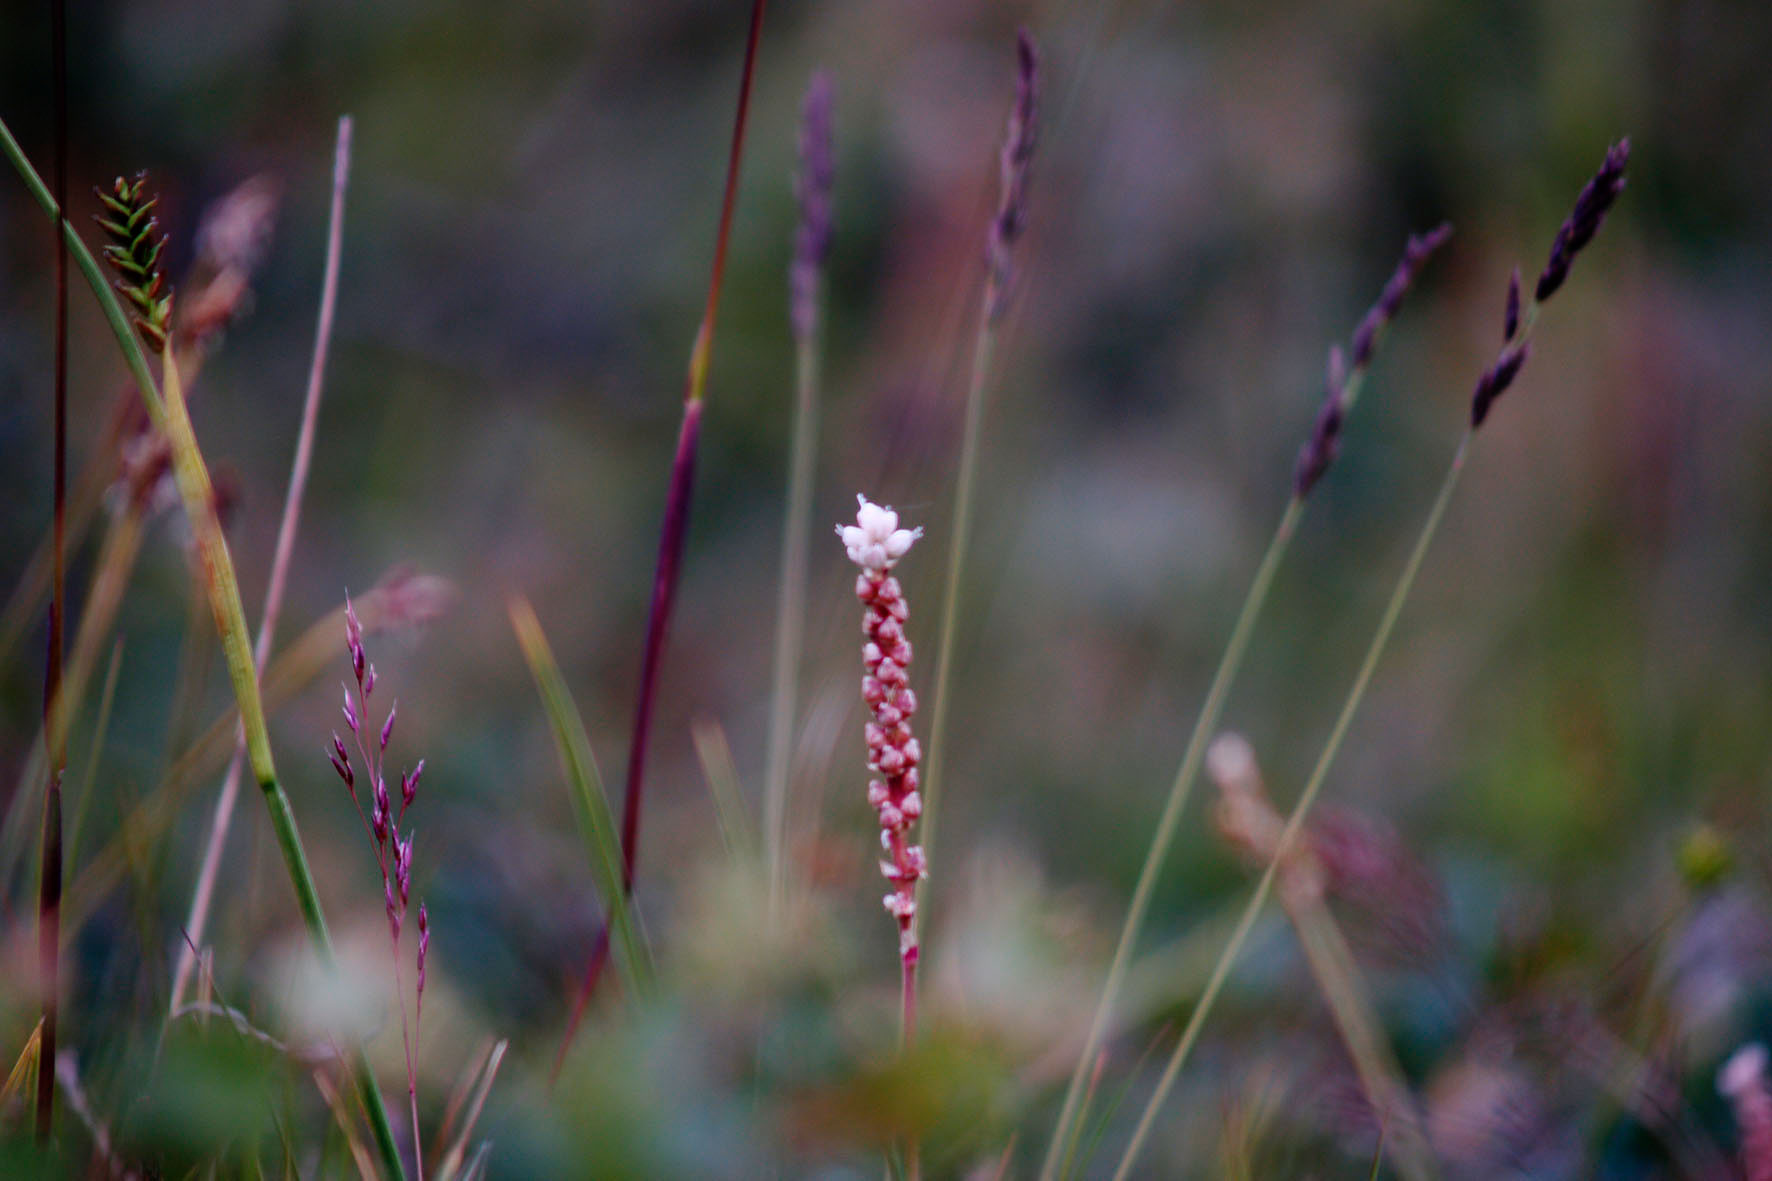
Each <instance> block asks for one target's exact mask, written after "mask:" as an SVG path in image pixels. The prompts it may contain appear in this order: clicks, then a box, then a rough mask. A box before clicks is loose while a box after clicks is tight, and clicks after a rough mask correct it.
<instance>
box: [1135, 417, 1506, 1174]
mask: <svg viewBox="0 0 1772 1181" xmlns="http://www.w3.org/2000/svg"><path fill="white" fill-rule="evenodd" d="M1470 441H1471V432H1470V431H1469V430H1467V431H1466V432H1465V434H1464V436H1463V437H1462V438H1461V439H1460V440H1459V443H1458V449H1457V451H1455V452H1454V453H1453V456H1452V462H1451V464H1450V466H1449V467H1448V468H1447V469H1446V477H1445V479H1444V480H1443V481H1442V482H1441V484H1440V491H1439V494H1438V495H1437V496H1436V497H1435V498H1434V503H1433V507H1432V508H1431V509H1430V510H1429V511H1428V515H1427V521H1426V522H1425V523H1424V524H1423V526H1422V529H1421V534H1420V536H1418V537H1417V538H1416V540H1415V546H1414V548H1413V549H1412V550H1411V551H1410V553H1409V559H1408V561H1407V562H1406V563H1404V566H1403V572H1402V575H1401V576H1400V577H1399V578H1398V579H1397V584H1396V587H1395V588H1394V589H1393V590H1392V591H1391V597H1390V601H1389V602H1388V603H1387V604H1386V605H1385V609H1384V614H1383V616H1381V617H1380V619H1379V622H1378V630H1377V631H1375V632H1374V633H1373V635H1372V642H1371V643H1370V644H1369V645H1368V647H1367V649H1366V656H1365V659H1364V660H1362V661H1361V663H1360V669H1359V672H1358V673H1357V674H1356V675H1355V676H1354V682H1353V685H1352V687H1351V688H1349V690H1348V694H1347V699H1346V700H1345V701H1344V702H1343V703H1342V707H1341V713H1340V714H1339V715H1338V716H1337V717H1336V719H1335V725H1334V727H1333V728H1332V729H1331V730H1330V731H1329V738H1328V741H1327V742H1325V743H1324V745H1323V750H1322V753H1321V754H1320V755H1318V757H1317V762H1316V766H1314V767H1313V768H1312V769H1311V774H1310V778H1309V779H1308V780H1306V782H1305V786H1304V790H1303V791H1302V792H1301V793H1300V794H1299V797H1298V802H1297V803H1295V804H1294V805H1293V807H1292V813H1291V815H1290V816H1288V817H1287V818H1286V827H1285V829H1284V830H1282V831H1281V834H1280V838H1279V843H1278V847H1277V849H1276V851H1275V855H1274V857H1273V858H1272V859H1270V860H1269V861H1268V864H1267V868H1266V869H1264V870H1263V871H1262V875H1261V880H1260V881H1259V882H1257V883H1256V886H1255V892H1254V893H1253V894H1251V895H1250V897H1249V902H1248V904H1247V905H1245V906H1244V908H1243V913H1242V915H1241V916H1240V917H1239V918H1238V920H1237V925H1236V928H1235V929H1234V930H1233V931H1232V932H1231V938H1230V941H1229V942H1228V943H1227V944H1226V945H1225V949H1224V952H1223V953H1222V954H1221V955H1220V956H1219V958H1218V962H1217V963H1216V964H1215V965H1214V966H1213V969H1212V975H1211V977H1210V978H1209V979H1208V980H1207V982H1206V988H1205V990H1204V991H1203V992H1202V993H1201V994H1200V999H1199V1001H1198V1003H1196V1004H1195V1005H1194V1011H1193V1012H1192V1013H1191V1014H1189V1016H1188V1023H1187V1027H1186V1028H1185V1029H1183V1030H1182V1034H1181V1041H1180V1042H1179V1043H1178V1044H1177V1045H1176V1047H1175V1052H1174V1053H1173V1054H1171V1055H1170V1058H1169V1062H1168V1064H1167V1065H1165V1066H1164V1068H1163V1074H1162V1076H1161V1077H1160V1078H1159V1079H1158V1080H1157V1087H1156V1090H1155V1091H1154V1092H1152V1094H1151V1097H1150V1100H1149V1101H1148V1102H1147V1103H1146V1104H1145V1109H1144V1113H1143V1115H1141V1116H1140V1117H1139V1121H1138V1126H1137V1127H1136V1128H1135V1129H1134V1130H1133V1133H1132V1139H1131V1141H1130V1142H1128V1144H1127V1145H1126V1151H1125V1154H1124V1155H1123V1156H1122V1157H1121V1159H1120V1167H1119V1168H1118V1170H1116V1172H1115V1173H1114V1177H1115V1181H1124V1178H1126V1177H1128V1176H1130V1175H1131V1172H1132V1166H1133V1164H1134V1162H1135V1161H1136V1160H1137V1159H1138V1153H1139V1151H1140V1150H1141V1149H1142V1148H1143V1147H1144V1142H1145V1140H1146V1139H1147V1138H1148V1137H1149V1136H1150V1132H1151V1129H1152V1127H1154V1126H1155V1124H1156V1119H1157V1113H1158V1111H1160V1110H1161V1108H1162V1106H1163V1101H1164V1099H1166V1098H1167V1097H1168V1094H1169V1089H1170V1087H1171V1086H1173V1085H1174V1083H1175V1078H1176V1075H1178V1074H1179V1073H1180V1071H1181V1068H1182V1065H1183V1064H1184V1063H1186V1061H1187V1058H1188V1054H1189V1053H1190V1052H1192V1050H1193V1047H1194V1043H1195V1042H1196V1041H1197V1040H1198V1039H1199V1036H1200V1029H1201V1027H1202V1026H1204V1025H1205V1023H1206V1017H1207V1015H1208V1014H1210V1013H1211V1011H1212V1006H1213V1004H1214V1003H1215V1002H1216V1001H1217V999H1218V994H1219V992H1220V990H1222V989H1223V987H1224V983H1225V980H1226V979H1227V978H1228V977H1229V976H1230V972H1231V968H1232V967H1233V966H1235V964H1236V961H1237V956H1238V955H1239V954H1241V952H1242V950H1243V944H1244V942H1245V941H1246V940H1247V939H1248V937H1249V932H1250V930H1251V929H1252V928H1253V927H1254V926H1255V920H1256V918H1257V917H1259V915H1260V914H1261V908H1262V906H1263V905H1265V904H1266V902H1267V899H1268V895H1269V894H1271V893H1272V892H1273V887H1274V877H1275V874H1276V873H1277V871H1278V869H1279V866H1280V864H1281V862H1282V861H1283V860H1284V858H1285V856H1286V852H1287V850H1288V849H1290V848H1291V847H1292V844H1293V842H1294V841H1295V840H1296V838H1297V836H1298V833H1299V831H1300V830H1301V829H1302V828H1303V827H1304V821H1305V817H1306V816H1307V815H1309V813H1310V809H1311V805H1312V804H1313V803H1315V802H1316V798H1317V795H1318V793H1319V792H1320V791H1321V790H1322V787H1323V781H1324V780H1325V779H1326V778H1327V777H1328V774H1329V768H1330V767H1331V766H1332V765H1333V764H1334V762H1335V757H1336V755H1337V754H1339V753H1340V751H1341V743H1342V740H1343V739H1344V738H1346V737H1347V732H1348V728H1349V726H1350V725H1351V724H1352V722H1353V719H1354V714H1355V713H1356V712H1357V711H1358V710H1359V708H1360V703H1361V701H1363V700H1364V699H1365V696H1366V687H1367V686H1368V685H1369V684H1370V683H1371V680H1372V674H1373V672H1374V670H1375V669H1377V667H1378V661H1379V658H1380V657H1381V656H1383V655H1384V650H1385V647H1386V646H1387V645H1388V644H1389V643H1390V637H1391V632H1392V631H1393V630H1394V629H1395V628H1396V624H1397V619H1398V617H1399V616H1400V615H1401V614H1402V612H1403V604H1404V603H1405V602H1406V601H1407V600H1408V598H1409V592H1410V591H1411V590H1412V589H1413V588H1414V586H1415V578H1416V575H1417V574H1418V573H1420V571H1421V564H1422V559H1423V558H1425V557H1426V556H1427V551H1428V547H1429V545H1431V544H1432V542H1433V539H1434V535H1435V534H1436V533H1438V532H1439V529H1440V522H1441V520H1442V519H1443V518H1444V517H1445V515H1446V506H1447V505H1448V504H1450V503H1451V501H1452V493H1453V491H1454V490H1455V489H1456V488H1457V487H1458V477H1459V476H1460V475H1461V474H1462V473H1463V471H1464V460H1465V455H1466V453H1467V452H1468V451H1469V449H1470Z"/></svg>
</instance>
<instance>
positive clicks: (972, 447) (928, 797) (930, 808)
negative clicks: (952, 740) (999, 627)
mask: <svg viewBox="0 0 1772 1181" xmlns="http://www.w3.org/2000/svg"><path fill="white" fill-rule="evenodd" d="M993 302H995V296H994V295H993V294H991V293H990V292H988V291H987V293H986V295H985V299H984V306H985V308H986V309H987V310H986V311H984V312H983V313H981V315H980V318H979V325H978V336H977V338H976V340H975V341H974V343H973V347H972V376H971V379H970V380H969V381H968V383H967V387H966V425H965V430H964V433H963V434H962V435H961V437H960V474H959V480H958V483H957V485H956V487H955V490H954V518H953V523H952V524H951V525H950V526H949V528H948V568H947V578H946V582H945V584H944V586H943V588H942V596H941V637H940V639H938V640H937V641H936V649H935V693H934V697H933V699H932V704H931V705H930V715H929V750H928V751H927V752H926V753H925V755H924V758H923V780H922V792H923V818H922V829H921V831H920V833H919V837H918V840H919V842H920V843H921V844H922V846H923V856H924V857H925V858H926V859H927V858H928V857H929V856H930V850H931V849H932V848H933V847H934V844H935V819H936V816H937V814H938V812H939V811H940V807H939V805H940V803H941V791H942V787H943V771H944V770H945V767H944V764H945V762H946V757H945V756H946V754H947V730H948V708H949V703H948V690H949V688H950V686H951V685H952V682H953V665H954V637H955V635H956V634H957V633H958V631H959V623H960V584H961V581H962V579H963V578H964V577H965V573H966V570H965V566H966V554H967V549H968V544H969V542H970V539H971V536H972V516H973V509H972V499H973V495H974V493H973V489H974V487H975V485H976V484H977V481H978V452H979V438H980V436H981V435H982V434H983V423H984V398H985V383H986V382H987V380H988V379H989V377H990V370H991V359H992V357H993V356H994V355H995V354H996V348H997V328H996V321H995V318H994V317H993V316H992V315H991V314H990V312H989V310H988V309H989V308H990V307H991V305H992V304H993Z"/></svg>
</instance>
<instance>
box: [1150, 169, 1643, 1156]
mask: <svg viewBox="0 0 1772 1181" xmlns="http://www.w3.org/2000/svg"><path fill="white" fill-rule="evenodd" d="M1629 150H1630V141H1629V140H1620V141H1618V143H1617V144H1616V145H1614V146H1613V147H1612V148H1611V149H1610V150H1609V151H1608V152H1607V153H1606V160H1605V162H1604V163H1603V164H1602V166H1601V170H1600V173H1599V174H1598V175H1597V176H1596V177H1595V178H1594V179H1593V180H1592V181H1590V182H1589V183H1588V185H1587V186H1586V187H1585V188H1583V189H1582V191H1581V195H1580V196H1579V197H1578V198H1577V199H1576V208H1575V212H1574V213H1573V214H1571V215H1570V219H1569V220H1568V221H1567V222H1565V223H1564V225H1563V228H1562V229H1561V230H1559V231H1558V232H1557V241H1556V244H1555V245H1553V247H1552V251H1551V261H1550V263H1548V264H1547V265H1546V273H1547V274H1551V273H1558V278H1557V283H1553V284H1552V285H1551V287H1550V290H1551V291H1554V290H1555V289H1556V286H1557V284H1559V283H1561V281H1562V276H1564V275H1566V274H1567V273H1568V268H1569V264H1570V262H1571V261H1572V260H1573V258H1574V256H1575V254H1576V253H1577V252H1578V251H1579V250H1580V249H1581V248H1582V247H1583V246H1585V245H1587V243H1588V242H1589V241H1590V240H1591V239H1592V237H1593V231H1594V229H1597V228H1598V225H1599V221H1600V219H1601V218H1602V217H1603V216H1604V214H1605V212H1606V209H1607V208H1609V207H1610V206H1611V204H1612V201H1613V200H1614V199H1615V198H1616V197H1617V195H1618V193H1619V192H1620V191H1622V189H1623V187H1624V176H1623V169H1624V164H1625V161H1626V160H1627V159H1628V156H1629ZM1596 194H1604V196H1600V195H1596ZM1559 272H1560V273H1559ZM1541 286H1542V280H1541ZM1547 294H1548V292H1547ZM1542 302H1543V300H1542V298H1535V299H1534V300H1533V301H1532V303H1531V304H1529V305H1528V306H1527V307H1525V308H1524V309H1520V308H1519V297H1518V295H1517V294H1516V292H1515V290H1514V284H1513V283H1511V282H1510V283H1509V293H1508V297H1507V300H1506V304H1505V306H1504V310H1503V321H1504V326H1507V325H1511V326H1512V327H1513V331H1512V332H1511V333H1509V336H1508V340H1507V341H1506V343H1504V344H1503V346H1502V349H1501V353H1500V354H1499V356H1498V357H1497V358H1496V360H1495V362H1494V363H1493V364H1491V365H1490V366H1489V368H1488V369H1486V370H1484V372H1483V374H1482V376H1481V377H1479V378H1478V381H1477V387H1476V392H1475V394H1474V395H1473V397H1472V403H1471V423H1470V425H1469V426H1468V427H1466V429H1465V431H1464V434H1463V435H1462V437H1460V439H1459V441H1458V446H1457V447H1456V448H1455V449H1454V451H1453V453H1452V460H1451V462H1450V464H1448V465H1447V468H1446V474H1445V476H1444V478H1443V479H1442V480H1441V482H1440V489H1439V492H1438V493H1437V494H1436V495H1435V497H1434V502H1433V505H1432V507H1431V508H1429V510H1428V514H1427V519H1426V521H1425V522H1424V523H1423V524H1422V527H1421V532H1420V533H1419V534H1417V536H1416V539H1415V544H1414V545H1413V547H1412V548H1411V549H1410V551H1409V557H1408V560H1407V561H1405V562H1404V564H1403V570H1402V573H1401V574H1400V575H1399V576H1398V578H1397V583H1396V585H1395V586H1394V587H1393V588H1392V590H1391V595H1390V599H1389V600H1388V601H1387V602H1386V604H1385V608H1384V613H1383V614H1382V615H1381V616H1380V617H1379V621H1378V627H1377V629H1376V630H1375V631H1374V632H1373V635H1372V639H1371V641H1370V643H1369V644H1368V645H1367V648H1366V654H1365V656H1364V658H1363V659H1362V660H1361V662H1360V667H1359V670H1358V671H1357V672H1356V673H1355V674H1354V680H1353V684H1352V685H1351V686H1350V687H1349V689H1348V693H1347V696H1346V698H1344V699H1343V701H1342V705H1341V710H1340V712H1339V713H1338V714H1337V715H1336V719H1335V724H1334V725H1333V726H1332V727H1331V728H1330V731H1329V736H1328V738H1327V739H1326V740H1325V741H1324V745H1323V749H1322V751H1321V752H1320V753H1319V754H1318V756H1317V761H1316V763H1315V764H1314V765H1313V766H1312V768H1311V773H1310V777H1309V778H1308V779H1307V780H1306V781H1305V785H1304V789H1303V790H1302V791H1301V792H1300V793H1299V795H1298V799H1297V801H1296V802H1295V803H1294V804H1293V805H1292V811H1291V812H1290V814H1289V815H1288V816H1287V818H1286V827H1285V829H1284V830H1283V831H1282V832H1281V834H1280V837H1279V842H1278V846H1277V848H1276V850H1275V856H1274V857H1273V858H1271V859H1270V860H1269V861H1268V864H1267V869H1266V870H1265V871H1264V872H1263V873H1262V875H1261V879H1260V880H1259V881H1258V882H1257V883H1256V886H1255V891H1254V893H1253V894H1251V895H1250V897H1249V901H1248V902H1247V903H1246V904H1245V905H1244V908H1243V911H1242V914H1241V915H1239V916H1238V919H1237V924H1236V926H1235V928H1234V929H1233V930H1232V932H1231V937H1230V939H1229V941H1228V942H1227V943H1226V944H1225V947H1224V950H1223V951H1222V952H1221V953H1220V955H1219V958H1218V961H1217V963H1216V964H1215V965H1214V966H1213V969H1212V973H1211V975H1210V977H1209V978H1208V979H1207V982H1206V987H1205V989H1204V990H1202V992H1201V994H1200V999H1199V1001H1198V1002H1197V1003H1196V1004H1195V1006H1194V1010H1193V1012H1192V1013H1191V1014H1189V1016H1188V1023H1187V1026H1186V1028H1185V1029H1183V1030H1182V1035H1181V1040H1180V1041H1179V1042H1178V1043H1177V1045H1176V1047H1175V1050H1174V1052H1173V1053H1172V1054H1171V1055H1170V1058H1169V1061H1168V1063H1167V1065H1165V1067H1164V1068H1163V1073H1162V1075H1161V1076H1160V1077H1159V1078H1158V1080H1157V1086H1156V1088H1155V1090H1154V1091H1153V1092H1152V1094H1151V1096H1150V1098H1149V1100H1148V1101H1147V1102H1146V1104H1145V1109H1144V1113H1143V1114H1142V1115H1141V1116H1140V1118H1139V1121H1138V1125H1137V1127H1136V1128H1135V1129H1134V1130H1133V1133H1132V1138H1131V1140H1130V1141H1129V1142H1128V1144H1127V1146H1126V1149H1125V1153H1124V1155H1123V1156H1122V1157H1121V1161H1120V1167H1119V1169H1118V1171H1117V1172H1116V1173H1115V1178H1116V1181H1120V1179H1123V1178H1125V1177H1128V1176H1130V1174H1131V1170H1132V1166H1133V1164H1134V1163H1135V1162H1136V1160H1137V1158H1138V1154H1139V1152H1140V1151H1141V1150H1142V1148H1143V1147H1144V1143H1145V1140H1146V1139H1147V1138H1148V1136H1149V1135H1150V1131H1151V1129H1152V1127H1153V1126H1154V1125H1155V1123H1156V1118H1157V1113H1158V1111H1159V1110H1160V1109H1161V1108H1162V1105H1163V1101H1164V1100H1165V1099H1166V1098H1167V1097H1168V1094H1169V1089H1170V1087H1171V1086H1173V1085H1174V1082H1175V1078H1176V1076H1177V1075H1178V1074H1179V1073H1180V1070H1181V1067H1182V1065H1183V1064H1184V1063H1185V1062H1186V1061H1187V1057H1188V1055H1189V1053H1190V1052H1191V1051H1192V1050H1193V1047H1194V1044H1195V1043H1196V1041H1197V1040H1198V1038H1199V1035H1200V1030H1201V1029H1202V1028H1203V1027H1204V1025H1205V1022H1206V1018H1207V1016H1208V1015H1209V1014H1210V1013H1211V1011H1212V1006H1213V1004H1214V1003H1216V1001H1217V999H1218V994H1219V991H1220V990H1221V989H1222V988H1223V987H1224V982H1225V980H1226V979H1227V978H1228V977H1229V976H1230V971H1231V968H1232V967H1233V966H1234V965H1235V963H1236V960H1237V957H1238V956H1239V955H1240V954H1241V953H1242V949H1243V944H1244V942H1245V941H1246V940H1247V939H1248V937H1249V932H1250V930H1251V929H1252V928H1253V927H1254V926H1255V920H1256V918H1257V917H1258V916H1259V915H1260V913H1261V908H1262V907H1263V906H1264V905H1266V903H1267V899H1268V896H1269V895H1270V894H1271V893H1272V891H1273V887H1274V883H1275V877H1276V874H1277V873H1278V871H1279V868H1280V865H1281V863H1282V860H1283V858H1284V857H1285V856H1286V853H1287V850H1289V849H1291V848H1292V847H1293V845H1294V843H1295V842H1296V841H1297V840H1298V837H1299V834H1300V832H1301V830H1302V829H1303V827H1304V823H1305V820H1306V818H1307V817H1308V816H1309V814H1310V810H1311V807H1312V805H1313V804H1314V803H1315V802H1316V799H1317V796H1318V794H1319V793H1320V792H1321V791H1322V788H1323V783H1324V781H1325V780H1326V779H1327V777H1328V774H1329V769H1330V767H1331V766H1333V765H1334V763H1335V759H1336V756H1337V755H1338V754H1339V753H1340V752H1341V744H1342V742H1343V740H1345V739H1346V737H1347V732H1348V729H1349V727H1350V726H1351V725H1352V723H1353V719H1354V715H1355V714H1356V713H1357V712H1358V711H1359V708H1360V703H1361V702H1362V701H1364V700H1365V696H1366V689H1367V686H1368V685H1369V684H1370V683H1371V680H1372V675H1373V673H1374V672H1375V671H1376V670H1377V667H1378V661H1379V659H1380V657H1382V656H1383V654H1384V650H1385V648H1386V647H1387V646H1388V645H1389V643H1390V637H1391V633H1392V632H1393V630H1394V629H1395V628H1396V625H1397V620H1398V618H1399V617H1400V616H1401V615H1402V611H1403V605H1404V603H1405V602H1407V600H1408V598H1409V593H1410V591H1411V590H1412V589H1413V588H1414V585H1415V579H1416V577H1417V576H1418V575H1419V574H1420V572H1421V566H1422V563H1423V561H1424V560H1425V559H1426V557H1427V551H1428V549H1429V547H1430V546H1431V545H1432V543H1433V539H1434V537H1435V536H1436V535H1437V534H1438V532H1439V529H1440V523H1441V521H1442V520H1444V519H1445V514H1446V508H1447V506H1448V505H1450V504H1451V502H1452V494H1453V492H1454V491H1455V490H1456V489H1457V487H1458V481H1459V477H1460V476H1461V475H1462V474H1463V472H1464V466H1465V460H1466V458H1467V456H1468V455H1469V452H1470V445H1471V442H1472V440H1473V439H1474V438H1475V437H1476V431H1477V428H1478V426H1480V425H1481V424H1482V422H1483V420H1484V418H1485V417H1486V416H1487V413H1488V410H1489V408H1490V406H1491V405H1493V403H1494V401H1495V399H1496V398H1497V397H1499V396H1500V395H1501V394H1502V393H1503V392H1504V391H1505V390H1506V389H1507V388H1508V386H1509V385H1510V384H1511V383H1512V382H1513V380H1514V378H1515V377H1516V376H1517V375H1518V374H1519V371H1520V367H1521V366H1522V365H1523V364H1524V362H1525V358H1526V342H1527V338H1528V336H1529V335H1530V334H1531V332H1532V329H1533V326H1534V325H1535V323H1536V322H1537V312H1538V307H1539V304H1540V303H1542Z"/></svg>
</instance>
